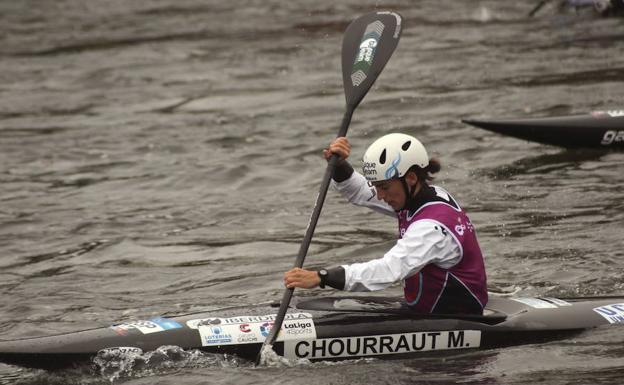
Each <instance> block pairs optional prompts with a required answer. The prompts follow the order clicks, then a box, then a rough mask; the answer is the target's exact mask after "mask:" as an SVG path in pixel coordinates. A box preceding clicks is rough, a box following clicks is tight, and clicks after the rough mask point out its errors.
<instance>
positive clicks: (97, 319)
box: [0, 0, 624, 384]
mask: <svg viewBox="0 0 624 385" xmlns="http://www.w3.org/2000/svg"><path fill="white" fill-rule="evenodd" d="M533 5H534V4H527V3H523V2H516V1H494V0H490V1H470V2H468V1H465V2H456V1H450V0H440V1H430V0H427V1H419V2H411V1H402V0H399V1H394V2H385V1H361V0H360V1H353V0H349V1H342V2H340V3H339V4H335V2H333V1H326V0H321V1H316V2H304V1H292V2H278V1H251V0H250V1H241V0H238V1H236V0H235V1H229V2H216V1H213V0H208V1H198V0H188V1H171V0H152V1H142V2H127V1H121V0H110V1H106V2H98V1H86V2H85V1H76V0H59V1H33V0H27V1H19V2H8V1H5V2H2V3H0V41H1V42H2V44H1V45H0V56H1V58H2V60H0V293H1V295H2V301H1V302H0V314H1V317H0V338H1V339H12V338H18V337H24V336H37V335H46V334H51V333H56V332H65V331H72V330H79V329H83V328H88V327H92V326H94V325H109V324H110V323H111V322H114V321H118V320H123V319H128V318H131V317H145V316H150V315H156V314H163V313H168V314H175V313H181V312H186V311H190V310H199V309H212V308H216V307H220V306H226V305H232V304H240V303H242V304H253V303H257V302H262V301H266V300H275V299H279V298H280V297H281V292H282V286H281V281H280V277H281V273H282V272H283V271H284V270H286V269H288V268H289V267H290V266H291V265H292V263H293V261H294V257H293V256H294V255H295V254H296V252H297V249H298V247H299V243H300V242H301V239H302V237H303V233H304V232H305V227H306V225H307V222H308V218H309V215H310V213H311V210H312V205H313V203H314V199H315V197H316V193H317V189H318V185H319V184H320V178H321V176H322V173H323V171H324V161H323V160H322V159H321V157H320V151H321V149H322V148H323V147H324V146H325V145H326V144H327V143H328V142H329V141H330V140H331V138H333V137H334V136H335V134H336V132H337V128H338V125H339V123H340V119H341V117H342V112H343V104H344V97H343V93H342V83H341V82H342V80H341V72H340V47H341V40H342V33H343V31H344V29H345V28H346V26H347V24H348V23H349V21H350V20H352V19H353V18H354V17H355V16H357V15H360V14H362V13H365V12H368V11H370V10H373V9H374V8H375V7H376V6H378V7H381V8H391V9H394V10H397V11H399V12H400V13H401V14H402V15H403V16H404V22H405V30H404V34H403V37H402V39H401V42H400V43H399V46H398V48H397V51H396V52H395V54H394V57H393V58H392V60H391V61H390V62H389V64H388V65H387V67H386V69H385V70H384V73H383V74H382V75H381V76H380V78H379V80H378V82H377V84H376V86H375V87H373V89H372V90H371V91H370V93H369V95H368V96H367V97H366V98H365V99H364V102H363V103H362V105H361V106H360V107H358V110H357V111H356V113H355V116H354V119H353V122H352V124H351V127H350V131H349V138H350V139H351V142H352V144H353V146H354V159H356V161H354V163H356V165H357V164H358V162H357V159H358V158H359V157H360V156H361V154H362V152H363V150H364V148H365V146H366V145H367V144H368V143H370V142H371V141H372V140H373V139H375V138H376V137H378V136H380V135H382V134H384V133H387V132H390V131H393V130H396V131H402V132H406V133H410V134H414V135H416V136H418V137H419V138H420V139H421V140H422V141H423V142H424V143H425V144H426V146H427V147H428V148H429V150H430V152H431V153H433V154H435V155H437V156H438V157H439V158H440V159H441V160H442V164H443V170H442V172H441V173H440V176H439V177H438V180H437V183H439V184H441V185H443V186H445V187H446V188H448V189H449V190H450V191H452V192H453V194H454V195H455V196H456V198H457V199H458V200H459V201H460V203H461V204H463V206H464V207H465V208H466V209H467V210H468V212H469V214H470V216H471V219H472V222H473V223H475V225H476V226H477V229H478V231H479V236H480V242H481V244H482V248H483V249H484V252H485V254H486V256H487V266H488V273H489V281H490V285H491V289H492V290H493V291H498V292H505V293H511V292H518V293H521V294H522V295H548V296H566V295H590V294H592V295H593V294H622V293H623V292H624V278H622V277H623V275H622V272H623V269H624V262H623V258H622V257H623V256H624V252H623V251H622V234H623V230H622V226H623V225H624V203H623V202H624V200H622V195H623V192H624V187H623V186H624V173H623V172H622V164H624V153H617V152H610V153H609V152H607V153H605V152H595V151H586V150H581V151H578V150H577V151H568V150H562V149H558V148H555V147H549V146H544V145H539V144H533V143H528V142H525V141H521V140H518V139H514V138H507V137H502V136H498V135H495V134H492V133H488V132H485V131H480V130H478V129H476V128H472V127H468V126H465V125H463V124H462V123H461V122H460V119H461V118H468V117H524V116H549V115H565V114H570V113H577V112H587V111H590V110H603V109H621V108H622V102H621V101H622V98H623V97H624V87H623V83H624V81H623V80H624V40H623V39H622V36H623V32H622V31H623V28H624V24H623V22H622V19H597V18H595V17H592V15H591V14H589V13H586V12H581V13H579V14H574V13H566V14H564V15H556V14H554V13H553V12H552V9H551V10H549V9H545V10H543V11H541V12H540V13H539V14H538V16H537V17H535V18H532V19H531V18H527V17H526V15H527V13H528V12H529V11H530V9H531V8H532V7H533ZM395 227H396V224H395V223H394V221H393V220H389V219H387V218H383V217H379V216H378V215H375V214H373V213H369V212H366V211H362V210H359V209H356V208H353V207H350V206H348V205H345V204H344V202H343V201H342V199H341V198H340V197H338V196H337V195H336V194H335V193H330V195H329V196H328V199H327V201H326V203H325V206H324V209H323V214H322V216H321V220H320V223H319V225H318V227H317V231H316V235H315V237H314V242H313V245H312V247H311V249H310V252H309V255H308V258H307V260H306V265H307V266H310V267H318V266H325V265H329V264H336V263H343V262H345V263H346V262H354V261H358V260H362V259H369V258H374V257H377V256H380V255H381V254H382V253H383V252H384V250H386V249H388V248H389V247H390V246H391V245H392V243H393V239H394V237H395V231H396V229H395ZM399 291H400V290H399V288H398V287H395V288H393V289H392V290H390V292H392V293H399ZM324 294H325V293H324V292H322V291H319V290H317V291H309V292H303V291H302V292H299V295H307V296H321V295H324ZM385 294H387V293H385ZM623 343H624V337H622V332H621V330H619V329H618V328H612V329H608V330H599V331H592V332H590V333H584V334H582V335H581V336H579V337H578V338H576V339H574V340H568V341H562V342H555V343H549V344H545V345H539V346H521V347H517V348H508V349H504V350H493V351H487V352H471V353H466V354H460V355H457V356H453V357H451V358H447V359H445V360H441V359H439V358H435V359H432V358H416V359H412V360H397V361H378V360H362V361H349V362H346V363H341V364H338V365H336V364H323V363H320V364H298V365H295V366H293V367H289V368H286V369H284V368H271V367H268V368H255V367H253V366H252V365H249V364H248V363H244V362H239V361H238V360H236V359H234V358H232V357H222V356H219V357H211V356H200V357H195V356H193V354H194V353H193V352H187V353H184V354H182V355H181V356H180V355H178V356H176V357H177V358H175V357H174V358H164V359H163V361H161V362H164V364H158V365H155V366H153V367H148V368H147V369H145V370H143V369H138V368H135V370H131V371H130V373H127V374H128V376H126V377H121V378H120V379H117V380H116V381H117V382H124V383H129V384H169V383H176V384H199V383H207V382H209V383H218V384H226V383H237V384H273V383H287V384H291V383H292V384H302V383H306V384H329V383H332V384H347V383H348V384H351V383H364V382H367V383H376V384H382V383H384V384H385V383H392V384H406V383H414V382H416V383H440V384H446V383H449V384H451V383H453V384H454V383H486V384H489V383H508V384H532V383H536V382H538V381H539V382H542V383H549V384H586V383H600V384H620V383H621V378H622V375H623V374H624V370H623V369H622V367H624V351H623V350H622V344H623ZM185 354H186V355H185ZM110 378H111V377H110V376H107V375H105V374H98V373H91V372H87V373H83V372H78V373H76V372H68V373H61V374H55V375H50V374H45V373H42V372H37V371H30V370H21V369H17V368H15V367H11V366H6V365H1V364H0V383H7V384H8V383H14V382H19V383H22V384H41V383H45V384H66V383H69V384H77V383H107V382H109V379H110Z"/></svg>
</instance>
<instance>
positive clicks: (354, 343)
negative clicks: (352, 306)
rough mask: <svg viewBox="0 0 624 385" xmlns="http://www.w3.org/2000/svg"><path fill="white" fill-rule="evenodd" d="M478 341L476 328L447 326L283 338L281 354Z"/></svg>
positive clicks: (343, 353) (432, 347)
mask: <svg viewBox="0 0 624 385" xmlns="http://www.w3.org/2000/svg"><path fill="white" fill-rule="evenodd" d="M480 345H481V331H480V330H450V331H439V332H415V333H402V334H385V335H374V336H358V337H340V338H323V339H314V340H303V341H285V342H284V356H285V357H286V358H289V359H298V358H307V359H324V358H339V357H365V356H379V355H387V354H405V353H418V352H425V351H437V350H453V349H469V348H478V347H479V346H480Z"/></svg>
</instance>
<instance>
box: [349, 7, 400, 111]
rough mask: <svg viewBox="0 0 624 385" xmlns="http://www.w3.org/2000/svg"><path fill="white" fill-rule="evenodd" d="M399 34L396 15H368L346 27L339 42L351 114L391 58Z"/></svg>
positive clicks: (388, 13)
mask: <svg viewBox="0 0 624 385" xmlns="http://www.w3.org/2000/svg"><path fill="white" fill-rule="evenodd" d="M401 31H402V28H401V16H400V15H399V14H398V13H395V12H381V11H379V12H371V13H368V14H366V15H363V16H360V17H359V18H357V19H355V20H354V21H353V22H352V23H351V24H349V26H348V27H347V30H346V32H345V35H344V39H343V41H342V82H343V84H344V89H345V97H346V99H347V106H349V107H350V108H351V109H352V110H353V109H355V107H357V105H358V104H360V102H361V101H362V99H363V98H364V96H365V95H366V93H367V92H368V90H369V89H370V88H371V86H372V85H373V83H374V82H375V79H377V77H378V76H379V74H380V73H381V70H383V68H384V67H385V65H386V63H387V62H388V60H389V59H390V56H392V53H393V52H394V49H395V48H396V46H397V44H398V42H399V38H400V37H401Z"/></svg>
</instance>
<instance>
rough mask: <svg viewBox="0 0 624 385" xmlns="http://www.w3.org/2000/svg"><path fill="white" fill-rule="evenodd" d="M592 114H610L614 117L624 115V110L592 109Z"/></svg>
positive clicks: (597, 115)
mask: <svg viewBox="0 0 624 385" xmlns="http://www.w3.org/2000/svg"><path fill="white" fill-rule="evenodd" d="M591 115H592V116H594V117H601V116H605V115H608V116H610V117H612V118H617V117H620V116H624V110H608V111H592V112H591Z"/></svg>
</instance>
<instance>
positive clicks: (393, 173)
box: [385, 154, 401, 179]
mask: <svg viewBox="0 0 624 385" xmlns="http://www.w3.org/2000/svg"><path fill="white" fill-rule="evenodd" d="M399 163H401V154H397V157H396V159H395V160H393V161H392V164H391V165H390V167H388V169H387V170H386V174H385V177H386V179H392V178H396V177H398V176H399V170H398V168H397V167H398V165H399Z"/></svg>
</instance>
